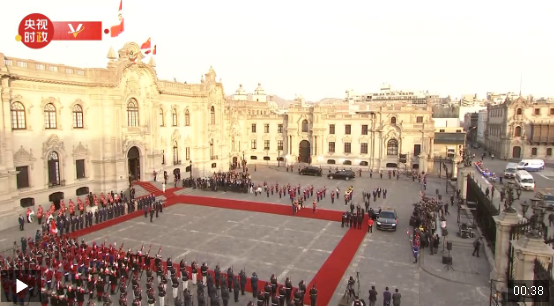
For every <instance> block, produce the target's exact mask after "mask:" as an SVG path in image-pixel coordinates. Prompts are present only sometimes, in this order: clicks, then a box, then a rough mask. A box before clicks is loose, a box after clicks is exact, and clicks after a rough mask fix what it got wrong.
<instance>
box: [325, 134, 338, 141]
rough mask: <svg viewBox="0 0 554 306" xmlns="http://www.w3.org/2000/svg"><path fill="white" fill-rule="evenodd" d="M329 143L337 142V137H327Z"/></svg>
mask: <svg viewBox="0 0 554 306" xmlns="http://www.w3.org/2000/svg"><path fill="white" fill-rule="evenodd" d="M326 139H327V142H335V141H336V139H337V138H336V137H335V135H327V138H326Z"/></svg>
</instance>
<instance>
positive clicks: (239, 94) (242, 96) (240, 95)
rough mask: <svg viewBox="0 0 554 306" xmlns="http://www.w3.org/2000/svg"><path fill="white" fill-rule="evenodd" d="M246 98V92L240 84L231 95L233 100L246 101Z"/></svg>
mask: <svg viewBox="0 0 554 306" xmlns="http://www.w3.org/2000/svg"><path fill="white" fill-rule="evenodd" d="M247 98H248V93H247V92H246V91H245V90H244V88H242V84H240V86H239V88H238V89H237V90H236V91H235V94H234V95H233V100H235V101H246V99H247Z"/></svg>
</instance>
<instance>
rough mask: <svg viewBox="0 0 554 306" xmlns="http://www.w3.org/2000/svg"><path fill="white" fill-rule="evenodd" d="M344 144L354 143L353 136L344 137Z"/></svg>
mask: <svg viewBox="0 0 554 306" xmlns="http://www.w3.org/2000/svg"><path fill="white" fill-rule="evenodd" d="M342 142H352V137H351V136H344V137H342Z"/></svg>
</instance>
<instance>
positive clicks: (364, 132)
mask: <svg viewBox="0 0 554 306" xmlns="http://www.w3.org/2000/svg"><path fill="white" fill-rule="evenodd" d="M362 135H367V124H364V125H362Z"/></svg>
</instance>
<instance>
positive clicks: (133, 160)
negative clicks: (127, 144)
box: [127, 147, 140, 180]
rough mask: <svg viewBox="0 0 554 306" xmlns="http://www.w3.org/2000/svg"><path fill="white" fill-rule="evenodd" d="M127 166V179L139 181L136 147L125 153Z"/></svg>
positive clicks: (138, 161)
mask: <svg viewBox="0 0 554 306" xmlns="http://www.w3.org/2000/svg"><path fill="white" fill-rule="evenodd" d="M127 163H128V164H127V165H128V167H129V177H130V178H131V179H132V180H140V152H139V149H138V148H137V147H132V148H131V149H129V152H127Z"/></svg>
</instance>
